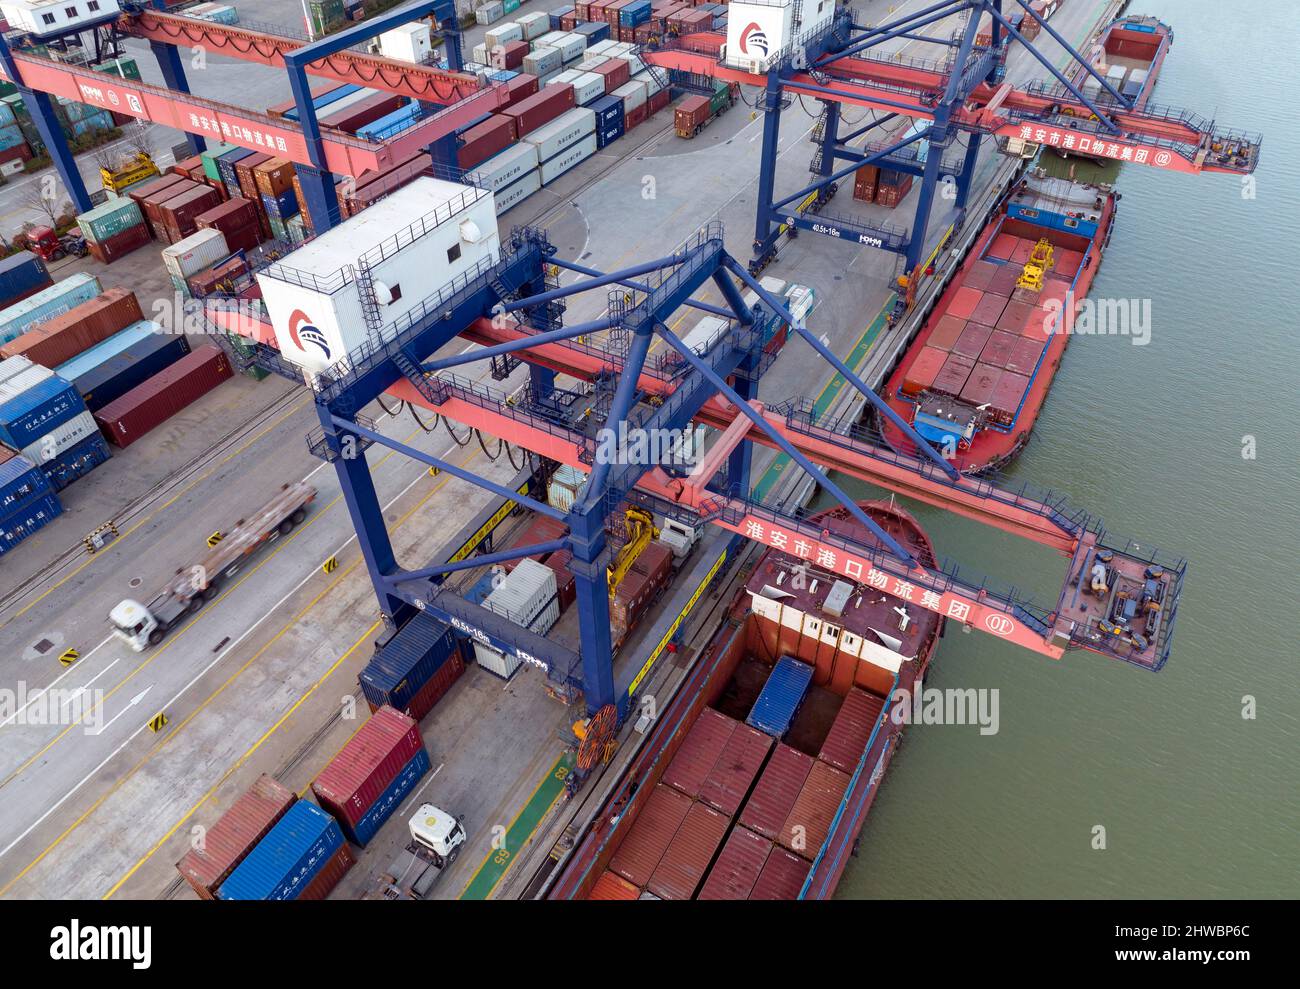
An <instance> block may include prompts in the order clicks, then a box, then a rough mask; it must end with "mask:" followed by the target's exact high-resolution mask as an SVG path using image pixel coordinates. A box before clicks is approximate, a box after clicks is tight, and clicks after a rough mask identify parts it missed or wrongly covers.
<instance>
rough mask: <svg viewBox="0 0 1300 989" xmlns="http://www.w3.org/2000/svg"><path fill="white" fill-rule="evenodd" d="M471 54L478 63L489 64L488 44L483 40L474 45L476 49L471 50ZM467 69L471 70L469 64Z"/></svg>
mask: <svg viewBox="0 0 1300 989" xmlns="http://www.w3.org/2000/svg"><path fill="white" fill-rule="evenodd" d="M471 54H472V55H473V57H474V62H476V63H478V64H479V65H487V64H488V50H487V45H485V44H483V43H482V42H479V43H478V44H477V45H475V46H474V51H473V52H471ZM471 64H472V63H471ZM465 71H466V72H469V71H470V68H469V66H468V65H467V66H465Z"/></svg>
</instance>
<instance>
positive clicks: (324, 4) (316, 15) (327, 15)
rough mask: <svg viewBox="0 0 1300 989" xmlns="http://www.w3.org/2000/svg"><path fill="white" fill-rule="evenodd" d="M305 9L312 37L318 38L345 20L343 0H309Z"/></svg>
mask: <svg viewBox="0 0 1300 989" xmlns="http://www.w3.org/2000/svg"><path fill="white" fill-rule="evenodd" d="M307 11H308V16H309V17H310V18H311V34H312V37H314V38H319V37H320V36H321V35H323V34H326V33H328V32H329V31H330V29H332V28H335V27H338V25H340V24H342V23H343V22H344V21H345V20H347V13H346V12H345V11H344V8H343V0H311V3H309V4H308V5H307Z"/></svg>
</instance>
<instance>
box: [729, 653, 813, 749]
mask: <svg viewBox="0 0 1300 989" xmlns="http://www.w3.org/2000/svg"><path fill="white" fill-rule="evenodd" d="M812 674H813V668H812V667H811V666H809V665H808V664H807V663H802V662H800V661H799V660H797V659H795V658H794V657H793V656H782V657H781V658H780V659H779V660H777V661H776V665H775V666H773V667H772V672H771V674H770V675H769V676H768V678H767V682H766V683H765V684H763V689H762V691H761V692H760V693H759V695H758V699H757V700H756V701H754V707H753V708H752V709H751V710H750V712H749V717H747V718H746V719H745V723H746V724H748V725H749V726H750V727H752V728H757V729H759V730H760V731H765V732H767V733H768V734H769V735H772V736H773V737H774V738H781V737H783V736H784V735H785V733H786V732H788V731H789V730H790V725H791V724H792V723H793V722H794V716H795V714H796V713H798V710H799V706H800V705H801V704H802V703H803V699H804V695H805V694H806V693H807V692H808V687H809V686H810V685H811V683H812Z"/></svg>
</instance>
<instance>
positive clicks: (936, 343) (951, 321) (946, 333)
mask: <svg viewBox="0 0 1300 989" xmlns="http://www.w3.org/2000/svg"><path fill="white" fill-rule="evenodd" d="M964 329H966V320H964V319H962V318H961V317H960V316H948V315H944V316H940V317H939V322H938V323H936V324H935V326H934V329H933V330H932V331H931V332H930V338H929V339H928V340H926V345H927V346H930V347H937V348H938V349H939V350H952V347H953V344H955V343H956V342H957V341H958V340H959V339H960V338H961V331H962V330H964Z"/></svg>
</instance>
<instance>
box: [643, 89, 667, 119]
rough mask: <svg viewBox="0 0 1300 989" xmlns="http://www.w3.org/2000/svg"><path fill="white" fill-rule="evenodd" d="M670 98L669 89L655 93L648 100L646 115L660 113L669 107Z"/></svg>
mask: <svg viewBox="0 0 1300 989" xmlns="http://www.w3.org/2000/svg"><path fill="white" fill-rule="evenodd" d="M668 96H669V93H668V90H667V89H661V90H659V92H657V93H653V94H652V95H651V96H650V98H649V99H647V100H646V104H645V105H646V113H647V114H653V113H658V112H659V111H660V110H662V109H663V108H664V107H666V106H667V105H668Z"/></svg>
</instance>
